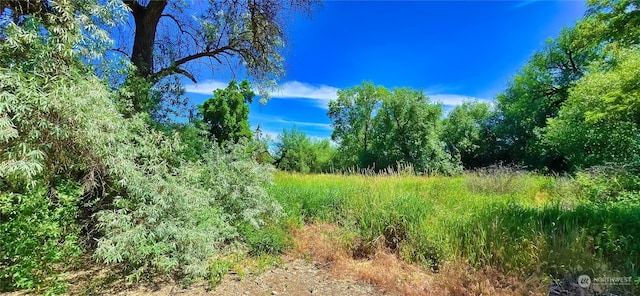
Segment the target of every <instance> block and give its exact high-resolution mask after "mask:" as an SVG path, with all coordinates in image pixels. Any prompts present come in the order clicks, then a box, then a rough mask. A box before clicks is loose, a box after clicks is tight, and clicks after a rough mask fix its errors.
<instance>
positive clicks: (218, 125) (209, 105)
mask: <svg viewBox="0 0 640 296" xmlns="http://www.w3.org/2000/svg"><path fill="white" fill-rule="evenodd" d="M253 97H255V93H254V92H253V91H252V90H251V86H250V85H249V81H247V80H243V81H242V82H240V84H237V83H236V81H235V80H231V82H229V85H228V86H227V88H225V89H216V90H215V91H214V92H213V98H210V99H207V100H206V101H205V102H204V103H203V104H202V105H198V108H199V109H200V113H201V114H202V118H203V120H204V122H205V123H206V124H207V125H208V128H209V133H210V135H211V137H212V138H214V139H215V140H216V141H218V143H220V144H222V143H225V142H227V141H232V142H234V143H237V142H238V140H240V138H247V139H251V129H250V128H249V105H248V104H251V102H252V101H253Z"/></svg>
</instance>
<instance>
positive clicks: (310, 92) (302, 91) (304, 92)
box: [270, 81, 338, 109]
mask: <svg viewBox="0 0 640 296" xmlns="http://www.w3.org/2000/svg"><path fill="white" fill-rule="evenodd" d="M337 92H338V88H335V87H333V86H328V85H324V84H321V85H312V84H308V83H303V82H299V81H287V82H285V83H283V84H281V85H280V86H279V87H278V89H277V90H275V91H274V92H272V93H271V94H270V95H271V96H272V97H274V98H282V99H292V98H296V99H297V98H300V99H312V100H316V101H317V104H316V105H317V106H318V107H320V108H323V109H328V108H329V101H330V100H335V99H336V98H337V97H338V94H337Z"/></svg>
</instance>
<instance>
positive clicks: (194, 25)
mask: <svg viewBox="0 0 640 296" xmlns="http://www.w3.org/2000/svg"><path fill="white" fill-rule="evenodd" d="M122 1H123V2H124V3H125V4H126V5H127V6H128V7H129V9H130V12H131V16H132V18H131V19H132V20H133V23H132V24H130V25H131V27H134V28H135V31H134V32H133V34H131V33H129V32H127V28H125V27H123V28H122V29H123V31H122V34H123V36H127V38H129V37H128V36H131V35H133V36H134V38H133V40H124V41H123V42H122V45H123V46H122V47H121V48H119V49H118V50H119V51H120V52H123V53H126V54H127V55H128V57H129V59H130V61H131V63H132V64H133V65H134V66H135V68H136V70H135V72H134V73H133V75H134V76H135V77H139V78H142V79H144V80H145V81H147V82H149V83H151V84H156V83H157V82H159V81H161V80H162V79H163V78H167V77H169V76H172V75H175V74H179V75H182V76H184V77H186V78H188V79H190V80H192V81H194V82H196V75H195V74H194V73H195V70H196V68H195V67H194V66H195V65H194V62H196V61H202V60H206V61H209V62H210V63H211V64H210V66H209V67H210V69H211V70H219V68H218V66H222V67H229V69H233V68H235V66H237V65H244V68H245V70H246V74H247V75H249V76H250V77H252V78H253V79H254V81H256V82H257V83H258V87H262V86H264V85H266V84H268V83H271V82H272V81H273V80H274V79H276V78H278V77H280V76H282V74H283V71H284V68H283V58H282V55H281V50H282V48H283V46H284V44H285V43H284V42H285V39H286V33H285V26H286V22H287V20H288V19H287V18H288V17H290V16H292V15H293V14H295V13H297V12H304V13H309V12H310V9H311V6H312V5H313V3H314V1H313V0H291V1H288V2H282V1H276V0H228V1H214V0H210V1H203V2H197V3H192V2H184V1H169V0H154V1H147V0H122ZM125 45H131V48H130V49H129V48H127V46H125ZM132 99H133V106H134V109H135V110H136V111H147V110H144V107H145V106H146V105H145V102H142V101H140V100H141V98H136V97H133V98H132Z"/></svg>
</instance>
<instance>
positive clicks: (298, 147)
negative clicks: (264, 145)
mask: <svg viewBox="0 0 640 296" xmlns="http://www.w3.org/2000/svg"><path fill="white" fill-rule="evenodd" d="M276 149H277V151H276V155H277V156H276V158H277V159H276V161H275V163H274V164H275V165H276V167H277V168H279V169H282V170H285V171H296V172H303V173H309V172H316V173H318V172H328V171H329V170H330V169H331V161H332V157H333V154H334V148H333V147H331V144H330V143H329V140H326V139H325V140H321V141H313V140H311V139H310V138H309V137H308V136H307V135H306V134H305V133H304V131H301V130H298V129H296V127H295V126H294V127H293V128H291V130H290V131H289V130H286V129H284V130H283V131H282V134H281V135H279V136H278V142H277V143H276Z"/></svg>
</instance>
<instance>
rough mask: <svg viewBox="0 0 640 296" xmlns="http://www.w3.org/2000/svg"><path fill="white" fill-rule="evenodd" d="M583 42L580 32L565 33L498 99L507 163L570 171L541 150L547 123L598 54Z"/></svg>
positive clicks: (556, 157) (549, 152)
mask: <svg viewBox="0 0 640 296" xmlns="http://www.w3.org/2000/svg"><path fill="white" fill-rule="evenodd" d="M581 37H582V35H581V34H580V32H579V31H578V30H576V29H564V30H562V32H561V33H560V35H559V36H558V37H557V38H556V39H553V40H549V41H548V42H547V45H546V47H545V48H544V49H543V50H542V51H540V52H538V53H536V54H534V56H533V57H532V58H531V59H530V60H529V62H528V63H527V65H526V66H525V67H524V68H523V69H522V70H521V71H520V73H518V74H517V75H516V77H515V78H514V79H513V81H512V82H511V83H510V84H509V87H508V88H507V89H506V90H505V91H504V92H503V93H502V94H500V95H498V97H497V99H498V108H499V110H500V112H501V122H500V123H499V125H498V127H497V131H496V132H497V133H498V137H500V141H501V144H502V145H504V146H506V147H504V149H505V150H507V151H508V154H506V155H509V156H510V158H509V159H504V161H506V162H510V163H515V164H523V165H526V166H529V167H532V168H542V167H547V168H550V169H551V170H555V171H562V170H564V169H566V166H565V165H566V163H565V161H564V158H563V156H562V155H560V154H557V153H556V152H555V151H553V150H550V149H549V147H545V146H544V145H541V143H542V142H541V141H540V139H541V137H540V135H541V133H543V129H544V127H546V124H547V119H548V118H553V117H556V116H557V115H558V111H559V110H560V107H561V106H562V104H563V103H564V102H565V101H566V100H567V97H568V94H569V89H570V88H571V87H573V85H574V84H575V82H576V81H577V80H578V79H580V77H582V76H583V75H584V73H585V67H586V66H587V65H588V63H589V62H590V61H592V60H593V59H594V58H595V56H596V51H595V49H594V48H592V47H590V46H588V45H587V44H585V43H584V42H582V41H583V40H582V39H581Z"/></svg>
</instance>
